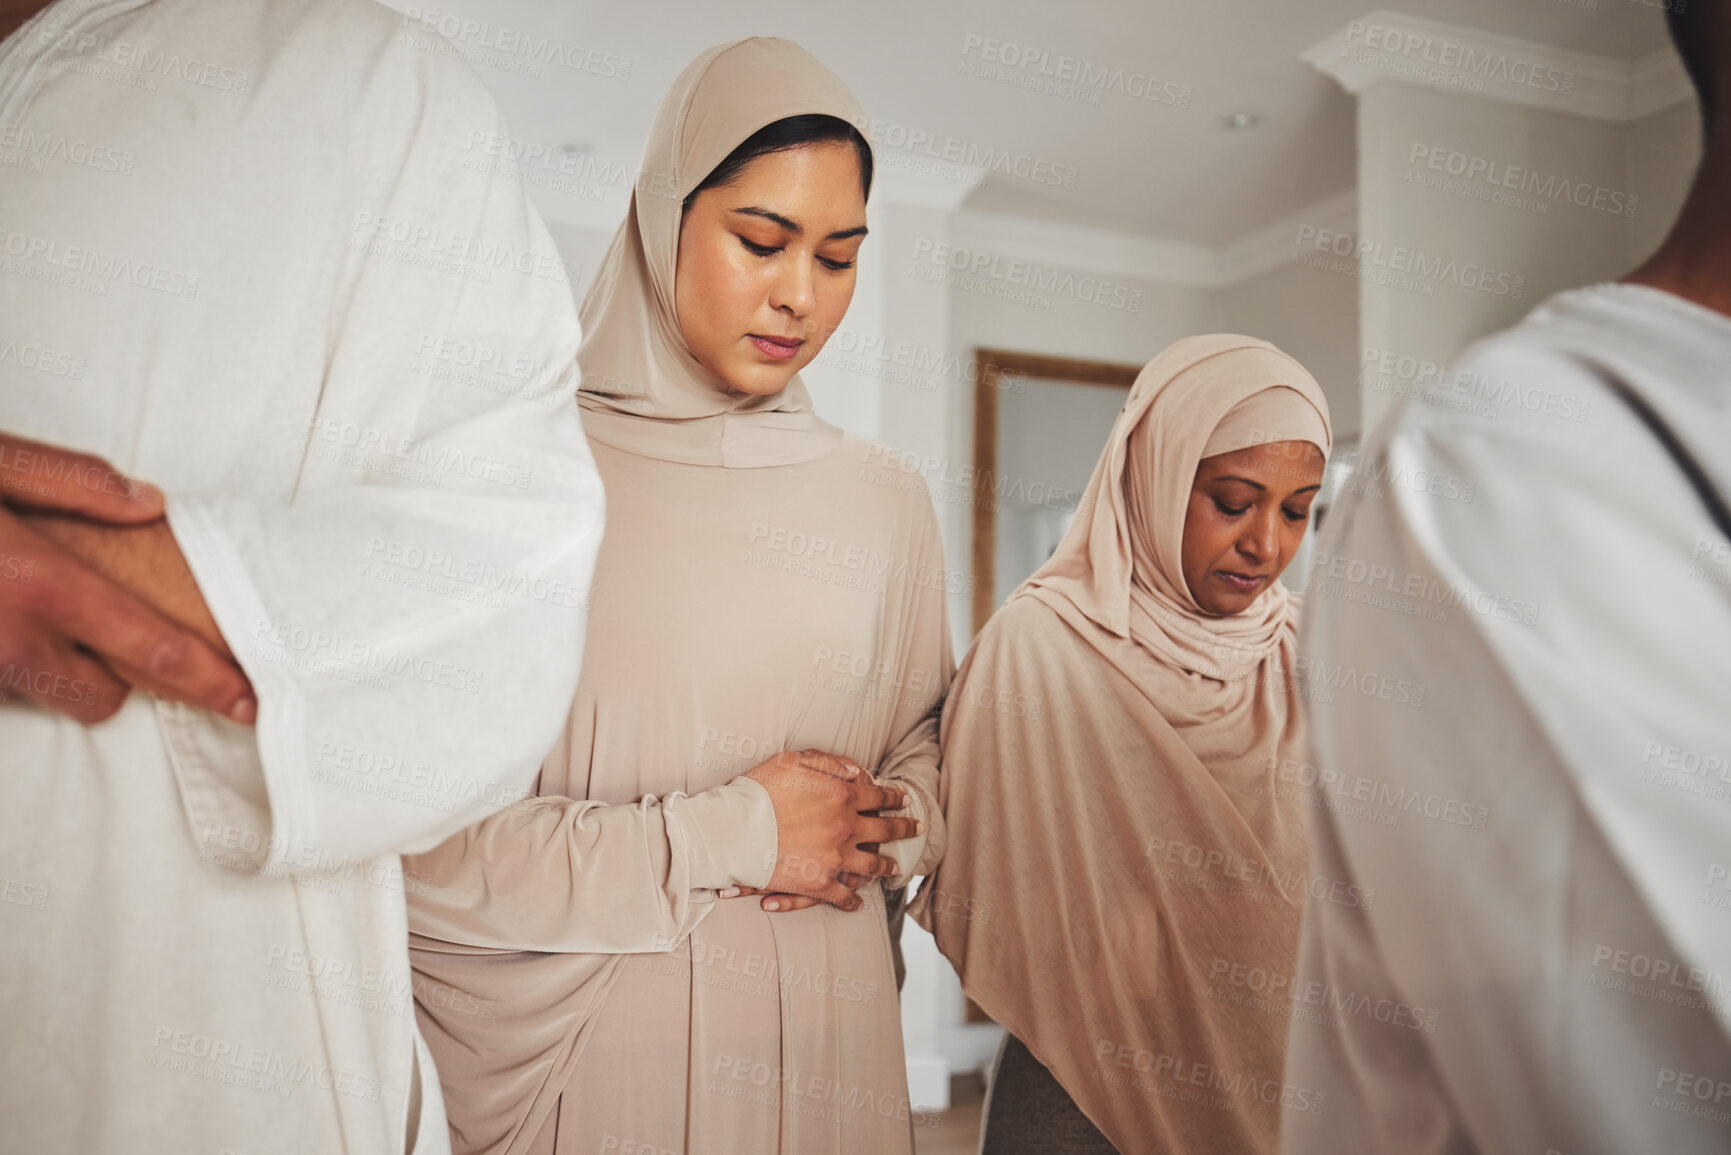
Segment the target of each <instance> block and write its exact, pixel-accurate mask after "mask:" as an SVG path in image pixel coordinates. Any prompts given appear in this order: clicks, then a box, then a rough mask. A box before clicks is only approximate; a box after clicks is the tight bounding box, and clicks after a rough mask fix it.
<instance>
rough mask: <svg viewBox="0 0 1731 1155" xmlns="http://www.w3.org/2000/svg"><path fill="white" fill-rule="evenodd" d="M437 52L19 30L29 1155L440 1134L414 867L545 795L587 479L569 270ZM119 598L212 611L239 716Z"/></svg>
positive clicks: (208, 18)
mask: <svg viewBox="0 0 1731 1155" xmlns="http://www.w3.org/2000/svg"><path fill="white" fill-rule="evenodd" d="M7 11H8V12H9V13H15V12H16V9H15V8H13V9H8V10H7ZM440 43H441V42H438V41H436V40H435V39H434V38H433V37H432V36H430V35H429V34H426V33H423V32H420V31H418V30H416V29H415V28H413V27H412V26H410V25H408V24H406V23H405V22H404V21H403V20H402V19H401V18H400V17H398V16H396V15H395V14H393V13H391V12H389V11H388V10H387V9H385V8H382V7H379V6H377V5H373V4H368V3H360V2H352V3H351V2H347V0H281V2H276V3H269V4H266V3H262V2H255V0H247V2H240V0H228V2H223V3H216V2H209V0H155V2H145V3H141V2H139V0H120V2H114V0H59V2H58V3H55V4H53V5H50V6H48V7H47V8H45V9H44V10H43V11H41V12H40V13H39V14H37V15H36V16H35V18H34V19H33V20H31V21H30V22H29V23H26V24H24V25H23V26H22V27H21V28H17V29H16V30H15V31H13V32H12V34H11V35H10V37H8V38H7V39H6V40H5V42H4V44H0V123H3V124H4V126H5V128H4V133H5V141H6V144H7V148H8V152H7V159H6V163H5V166H4V167H0V204H4V205H5V210H6V211H5V217H4V221H3V231H0V242H3V244H4V248H5V258H4V264H3V266H0V318H3V320H0V326H3V330H0V332H3V344H0V350H3V351H0V430H3V431H4V438H3V441H4V444H3V446H0V467H3V469H4V473H3V480H4V491H3V493H0V498H3V502H4V507H3V508H0V528H3V529H4V532H5V533H6V534H7V535H8V536H7V537H6V539H5V553H6V554H7V557H8V560H7V561H5V562H3V563H0V574H3V575H4V576H3V577H0V648H3V653H4V656H3V657H0V675H3V684H0V689H3V690H5V691H7V692H8V693H9V694H12V695H13V698H12V700H10V701H8V702H7V704H5V705H3V706H0V759H3V762H4V769H3V771H0V800H3V803H4V804H3V805H0V887H3V889H0V894H3V895H4V900H5V901H4V902H3V903H0V1024H3V1026H0V1119H4V1120H5V1124H4V1127H5V1136H4V1139H0V1146H4V1147H5V1148H6V1149H7V1150H14V1151H30V1152H41V1153H44V1155H47V1153H68V1155H70V1153H79V1155H83V1153H98V1152H116V1153H120V1152H185V1153H188V1155H191V1153H193V1152H202V1153H206V1155H216V1153H218V1152H223V1151H232V1152H246V1153H247V1155H268V1153H278V1155H311V1153H320V1155H324V1153H335V1152H347V1153H350V1155H355V1153H374V1152H400V1151H404V1150H405V1149H413V1150H417V1151H433V1152H437V1151H441V1150H447V1149H448V1148H447V1139H446V1130H445V1122H444V1116H443V1111H442V1108H441V1105H440V1099H439V1095H438V1082H437V1080H436V1078H435V1077H434V1073H433V1070H432V1068H431V1066H430V1065H429V1062H428V1059H427V1052H426V1050H425V1048H424V1046H423V1045H422V1044H421V1043H420V1040H419V1038H418V1037H417V1035H416V1030H415V1016H414V1011H413V1005H412V999H411V994H410V989H409V987H410V975H409V966H408V951H407V941H406V939H407V930H406V928H405V925H404V922H405V913H404V899H403V892H404V889H405V887H406V886H408V887H413V886H415V885H416V884H415V883H414V881H413V880H412V879H409V878H405V876H404V874H403V871H402V869H401V866H400V864H399V861H398V855H399V853H401V852H407V851H415V850H424V849H427V848H428V847H431V846H433V845H436V844H437V843H438V842H440V841H441V840H442V839H443V838H444V837H446V836H447V835H449V834H450V833H452V832H453V831H455V830H457V829H459V828H461V827H462V826H464V825H466V824H467V823H470V822H473V821H475V820H476V819H479V818H481V817H483V816H485V815H487V814H489V813H491V812H492V811H494V810H496V809H498V808H499V807H501V806H503V805H505V804H507V803H509V802H511V801H513V800H514V799H516V798H521V797H523V796H524V795H525V794H526V793H527V791H528V789H529V787H530V785H531V784H532V782H533V780H534V776H535V771H536V769H537V767H538V766H539V765H540V761H541V757H542V755H543V754H545V752H546V750H547V748H548V746H549V745H551V743H552V741H553V738H554V735H555V734H556V733H557V732H558V727H559V723H560V720H561V718H562V717H563V715H564V709H565V706H566V705H567V704H568V703H569V701H570V698H571V693H572V690H573V688H574V686H575V684H576V678H577V668H578V654H579V650H580V646H581V641H582V634H583V610H582V606H583V590H584V588H585V587H586V586H587V585H588V582H589V577H590V572H591V569H592V567H593V564H594V558H595V552H596V549H597V547H598V545H599V541H600V536H601V489H600V482H599V478H598V477H597V475H596V472H595V468H594V464H593V461H592V459H591V458H590V455H589V452H588V449H587V447H586V444H585V441H584V438H583V434H582V429H581V427H580V422H579V419H578V415H577V411H576V406H575V404H574V401H573V396H574V393H575V388H576V372H575V360H574V359H575V354H576V350H577V345H578V324H577V317H576V313H575V310H574V309H573V307H572V300H571V290H570V287H569V285H568V283H567V280H566V277H565V269H564V266H563V264H562V262H560V260H559V258H558V255H557V253H556V252H555V250H554V248H553V245H552V242H551V240H550V238H549V237H548V235H547V232H546V230H545V228H544V227H543V226H542V224H541V222H540V220H539V219H538V218H537V217H536V216H535V214H534V213H533V211H532V210H531V209H530V208H529V205H528V202H527V201H526V199H525V198H524V195H523V191H522V189H521V186H519V185H516V184H514V183H511V182H508V181H500V180H495V179H494V178H491V177H489V176H484V175H481V174H479V173H477V172H475V171H474V170H473V168H472V167H468V166H465V165H464V163H463V161H464V159H465V157H464V149H465V147H467V146H468V145H469V144H470V143H471V142H473V141H476V140H486V139H490V138H496V136H497V135H498V134H502V133H504V131H505V128H504V125H503V124H502V122H501V120H500V118H499V115H498V113H497V111H496V110H495V108H494V106H493V103H492V101H491V99H490V98H489V97H488V96H487V94H486V93H485V91H484V90H483V89H482V88H481V86H480V83H479V82H478V81H477V80H476V79H475V78H474V77H473V75H472V74H471V73H470V72H469V70H468V69H467V67H466V66H464V65H461V64H457V63H453V62H452V60H451V59H450V58H448V57H447V56H444V55H441V53H440V52H439V51H438V47H439V45H440ZM20 350H22V352H20ZM18 438H29V439H31V441H33V442H37V443H42V444H35V445H22V444H20V443H19V442H18V440H17V439H18ZM56 447H64V449H62V448H56ZM67 450H76V451H81V452H82V453H86V454H93V455H100V456H101V457H103V458H106V459H107V461H108V462H111V463H112V464H113V465H114V466H115V467H116V468H118V469H122V470H125V471H127V472H128V473H130V474H133V475H136V476H140V477H144V478H148V479H150V480H151V481H153V482H155V483H157V484H159V485H160V487H161V489H162V491H163V492H164V493H165V494H166V508H167V523H166V524H164V523H163V522H162V521H161V520H160V518H159V517H158V519H157V520H154V521H149V522H148V523H147V519H143V518H139V517H133V518H130V519H128V520H130V521H131V522H133V523H134V524H131V525H130V526H126V527H122V526H117V525H114V524H113V522H114V521H115V520H116V518H115V517H114V516H111V514H112V511H110V510H108V509H106V508H91V503H90V502H86V503H85V504H83V505H80V504H79V503H78V502H76V501H68V500H66V498H65V494H64V493H63V492H62V490H64V489H65V488H66V486H65V484H64V483H65V481H66V478H67V477H68V476H71V471H72V470H73V469H74V467H75V466H77V467H78V469H79V475H80V476H89V477H94V478H97V479H99V480H101V479H104V478H107V477H110V476H112V474H111V473H110V472H109V471H107V470H106V469H104V468H103V467H102V464H101V463H99V462H93V459H78V458H71V457H68V455H67V452H66V451H67ZM81 463H82V464H81ZM105 486H106V483H105V482H104V483H103V484H100V485H98V486H97V488H98V489H102V488H104V487H105ZM71 488H72V489H73V490H77V489H79V488H81V487H80V486H79V485H74V486H72V487H71ZM83 488H86V489H88V488H89V487H88V486H83ZM153 500H156V501H157V502H158V503H160V501H161V499H160V498H156V499H153ZM44 507H53V508H56V509H61V510H70V511H71V512H74V513H77V512H80V511H82V512H84V513H86V514H90V515H92V516H83V517H70V518H68V517H59V518H54V517H46V518H45V517H44V516H43V515H42V510H43V508H44ZM160 511H161V506H160V504H158V505H157V506H156V507H155V512H156V514H158V515H159V514H160ZM49 539H52V540H49ZM57 551H58V552H57ZM14 554H20V555H28V559H27V561H26V562H24V563H19V562H18V558H17V557H15V556H13V555H14ZM68 555H70V556H68ZM72 558H77V559H82V561H75V560H71V559H72ZM36 561H41V563H42V565H41V567H37V566H36V565H35V564H34V563H35V562H36ZM79 566H82V567H83V568H74V567H79ZM49 570H53V571H54V572H55V573H56V574H59V575H60V577H59V578H56V579H54V580H50V576H49V573H48V571H49ZM66 575H72V577H67V576H66ZM73 578H76V579H77V582H76V583H75V584H68V583H71V582H73ZM116 589H119V590H124V591H129V595H136V596H137V597H138V598H139V599H142V600H143V601H144V602H146V603H148V604H149V605H151V606H154V607H157V609H159V610H161V611H162V613H163V614H164V615H165V616H166V617H168V618H172V619H175V620H179V621H186V622H188V623H190V624H196V621H197V620H198V619H204V620H205V621H206V622H207V623H208V624H209V630H208V641H209V644H210V645H211V646H213V647H215V648H216V649H217V650H222V651H226V652H229V653H231V654H232V657H233V659H234V660H235V661H236V662H238V665H239V670H237V671H235V672H234V675H233V676H234V678H235V680H236V684H237V685H240V686H242V687H244V685H245V683H246V681H247V680H248V679H250V682H251V686H252V692H254V693H256V722H257V724H256V728H255V727H253V726H251V725H248V724H247V723H248V722H250V721H251V720H252V718H253V717H254V710H253V707H252V703H251V700H250V699H241V700H239V708H236V709H234V710H232V711H230V710H228V709H227V708H226V707H225V706H223V705H222V704H221V703H220V702H212V701H210V700H208V696H206V697H203V698H201V697H200V696H199V695H198V694H197V693H191V694H186V693H175V692H174V691H176V689H177V687H176V686H174V685H172V684H167V685H164V684H161V682H162V679H161V678H160V677H153V675H160V674H161V673H163V670H162V669H159V668H158V666H157V664H156V663H155V661H154V659H153V660H151V661H146V662H145V663H144V666H145V667H146V668H133V667H132V665H130V664H128V663H126V662H124V661H121V660H119V659H118V658H115V659H112V660H110V658H109V655H110V654H111V650H112V649H121V648H123V647H120V646H119V644H118V643H116V642H115V641H114V640H113V638H112V637H111V636H110V635H113V634H115V633H117V632H123V631H122V627H123V626H124V625H125V622H126V621H129V620H131V619H130V618H128V617H127V613H128V612H130V611H126V610H125V609H124V607H123V608H122V609H120V610H116V609H115V608H114V606H112V605H106V606H105V605H104V604H98V600H97V598H96V595H97V594H101V595H102V596H103V597H108V598H110V600H112V599H113V598H115V597H119V596H120V595H119V594H117V593H115V590H116ZM116 604H119V603H116ZM104 615H107V616H106V617H105V616H104ZM45 621H46V622H49V623H50V624H54V623H58V624H59V625H62V626H64V630H63V631H62V633H60V634H54V633H53V632H52V631H50V630H48V629H47V628H46V627H45V626H44V624H43V623H44V622H45ZM43 638H49V639H50V640H51V641H52V640H53V639H61V640H60V641H59V642H58V643H56V644H45V643H44V642H43V641H42V640H41V639H43ZM172 644H174V643H171V646H172ZM155 652H156V653H157V654H158V656H159V657H160V656H161V654H162V653H165V652H169V651H161V650H159V651H155ZM92 655H99V656H102V658H103V660H102V661H98V660H97V658H96V657H93V656H92ZM213 660H214V659H213ZM79 662H83V663H86V665H84V666H78V665H76V663H79ZM173 664H174V663H172V662H170V663H168V665H169V666H172V665H173ZM69 665H70V666H71V667H72V669H73V670H74V672H73V673H67V672H65V668H66V667H67V666H69ZM219 668H220V667H219ZM77 671H83V673H78V672H77ZM240 671H244V673H245V675H246V677H245V678H241V677H240ZM170 672H172V671H170ZM75 683H76V685H75ZM26 688H28V689H29V690H30V691H33V695H26V694H25V693H24V691H25V690H26ZM153 688H154V689H155V690H157V691H158V692H153V693H147V692H145V691H146V690H147V689H153ZM129 690H134V691H136V692H131V693H128V691H129ZM68 698H76V699H77V700H76V701H68V700H67V699H68ZM189 701H200V702H203V703H204V704H206V705H215V706H216V708H217V709H222V710H224V711H225V712H227V713H228V714H229V716H228V717H224V716H223V715H222V714H219V713H216V712H214V711H213V710H209V709H199V708H195V706H193V705H191V704H189Z"/></svg>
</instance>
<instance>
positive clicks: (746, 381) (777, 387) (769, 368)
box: [719, 365, 795, 397]
mask: <svg viewBox="0 0 1731 1155" xmlns="http://www.w3.org/2000/svg"><path fill="white" fill-rule="evenodd" d="M794 372H795V371H794V370H793V369H792V368H791V367H787V366H782V365H738V366H731V365H730V366H728V369H727V371H726V372H724V373H721V374H719V376H720V377H721V379H722V381H723V383H725V384H726V385H727V387H728V389H729V390H731V391H732V392H734V393H745V394H748V395H750V396H752V397H771V396H774V395H775V394H777V393H780V392H781V391H782V390H783V389H786V388H787V383H788V382H789V381H791V380H793V375H794Z"/></svg>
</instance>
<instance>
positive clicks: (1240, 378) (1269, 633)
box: [1011, 333, 1334, 710]
mask: <svg viewBox="0 0 1731 1155" xmlns="http://www.w3.org/2000/svg"><path fill="white" fill-rule="evenodd" d="M1273 441H1308V442H1310V443H1311V444H1313V445H1315V446H1316V447H1317V448H1318V449H1320V450H1322V453H1323V456H1324V457H1325V458H1326V457H1327V456H1328V454H1329V451H1330V450H1331V449H1332V448H1333V444H1334V441H1333V435H1332V432H1331V426H1330V424H1329V417H1328V399H1327V398H1326V397H1325V396H1324V395H1323V392H1322V387H1321V386H1320V385H1318V384H1317V383H1316V379H1315V378H1314V377H1312V376H1311V375H1310V373H1309V372H1308V371H1306V369H1305V368H1304V366H1302V365H1300V364H1299V363H1298V362H1297V361H1295V360H1293V359H1292V358H1291V357H1289V356H1287V355H1286V354H1285V353H1282V352H1281V351H1280V350H1279V349H1277V348H1275V347H1274V346H1273V345H1271V344H1269V343H1268V342H1267V341H1259V340H1257V339H1256V338H1254V337H1242V336H1238V335H1236V334H1231V333H1214V334H1208V335H1205V336H1198V337H1186V338H1184V339H1183V340H1180V341H1177V342H1174V343H1173V344H1172V345H1170V346H1168V347H1167V348H1166V349H1165V350H1164V351H1163V352H1161V353H1160V354H1159V355H1158V356H1156V357H1155V358H1154V359H1153V360H1152V361H1150V362H1148V364H1147V365H1146V366H1145V367H1144V368H1143V370H1142V372H1141V373H1140V374H1139V375H1138V376H1137V378H1136V383H1135V384H1134V385H1133V386H1131V389H1130V396H1129V398H1128V399H1127V400H1126V401H1125V403H1124V409H1123V411H1122V412H1120V413H1119V415H1118V420H1117V422H1116V423H1115V424H1114V425H1113V427H1112V434H1111V437H1110V438H1109V439H1108V441H1107V444H1106V449H1105V451H1104V452H1103V453H1101V455H1100V461H1099V464H1097V465H1096V466H1095V467H1094V476H1093V478H1092V480H1090V481H1089V483H1088V489H1087V491H1086V493H1085V494H1084V495H1083V498H1082V501H1081V503H1080V505H1079V507H1078V511H1077V515H1076V520H1075V521H1074V522H1072V523H1071V525H1070V529H1069V532H1068V533H1066V534H1065V535H1064V539H1063V541H1061V542H1060V543H1059V545H1058V548H1057V549H1056V550H1055V551H1054V552H1053V554H1052V557H1051V558H1050V559H1049V560H1048V561H1047V562H1046V564H1045V565H1043V566H1041V567H1040V568H1039V569H1038V570H1037V571H1035V573H1034V574H1033V576H1032V577H1030V578H1029V579H1028V580H1027V581H1026V582H1024V583H1023V584H1022V585H1021V586H1020V587H1019V588H1018V589H1017V590H1016V591H1015V593H1013V594H1012V595H1011V597H1020V596H1023V595H1027V594H1036V593H1037V592H1043V593H1044V594H1045V595H1046V598H1047V599H1050V598H1052V597H1057V598H1061V599H1063V600H1064V601H1067V602H1069V603H1070V604H1071V605H1072V606H1074V607H1075V609H1076V610H1078V611H1080V612H1081V614H1082V615H1083V616H1084V617H1086V618H1087V619H1088V620H1089V621H1091V622H1093V623H1094V624H1095V625H1097V626H1099V627H1100V628H1101V629H1104V630H1106V631H1107V632H1108V633H1110V634H1113V635H1114V636H1117V637H1133V638H1135V640H1136V641H1137V642H1139V643H1140V644H1141V645H1142V647H1143V648H1144V649H1146V650H1147V651H1148V652H1149V653H1151V654H1153V655H1154V657H1155V658H1156V659H1158V660H1159V661H1160V662H1161V664H1163V665H1166V666H1170V667H1171V668H1172V669H1173V670H1174V672H1175V673H1178V674H1181V675H1184V676H1185V678H1184V680H1185V683H1186V685H1187V686H1188V687H1189V691H1190V692H1191V693H1192V694H1202V695H1220V696H1224V699H1236V698H1238V697H1240V696H1241V693H1242V691H1243V690H1244V689H1245V688H1246V683H1247V682H1248V681H1249V680H1251V678H1252V676H1253V674H1254V671H1255V669H1256V667H1258V666H1260V665H1261V664H1262V663H1263V662H1265V661H1267V660H1268V659H1269V658H1270V657H1272V656H1273V654H1274V651H1275V649H1276V648H1277V646H1278V645H1279V642H1280V639H1281V636H1282V634H1283V633H1287V632H1289V631H1290V628H1291V622H1292V619H1293V618H1294V616H1295V614H1296V611H1297V606H1296V602H1295V599H1294V598H1293V596H1292V595H1291V594H1290V593H1289V592H1288V591H1287V589H1286V587H1285V586H1284V585H1281V584H1280V583H1279V582H1275V583H1273V584H1272V585H1270V587H1269V588H1268V589H1267V590H1266V591H1264V592H1263V594H1262V595H1261V596H1260V597H1258V598H1257V599H1256V601H1254V602H1252V603H1251V605H1250V607H1249V608H1248V609H1246V610H1244V611H1243V612H1241V613H1238V614H1234V615H1232V616H1231V617H1224V618H1222V617H1213V616H1211V615H1209V614H1207V613H1205V612H1204V611H1203V610H1202V607H1201V606H1199V605H1198V604H1197V603H1196V599H1195V598H1194V597H1192V596H1191V594H1190V589H1189V586H1188V585H1187V584H1186V582H1185V580H1184V571H1183V566H1182V562H1181V559H1182V555H1183V545H1184V520H1185V515H1186V512H1187V508H1188V504H1189V501H1190V486H1191V483H1192V481H1193V480H1194V478H1195V476H1196V467H1197V465H1198V464H1199V463H1200V462H1201V460H1202V459H1203V458H1204V457H1212V456H1215V455H1218V454H1222V453H1231V452H1234V451H1236V450H1239V449H1246V448H1249V447H1250V446H1252V445H1255V444H1259V443H1262V442H1273ZM1192 675H1195V677H1192ZM1198 704H1199V705H1200V703H1198ZM1218 705H1219V706H1220V707H1222V708H1224V709H1227V710H1230V709H1231V705H1230V704H1229V702H1228V701H1227V700H1222V701H1221V702H1220V703H1218Z"/></svg>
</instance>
